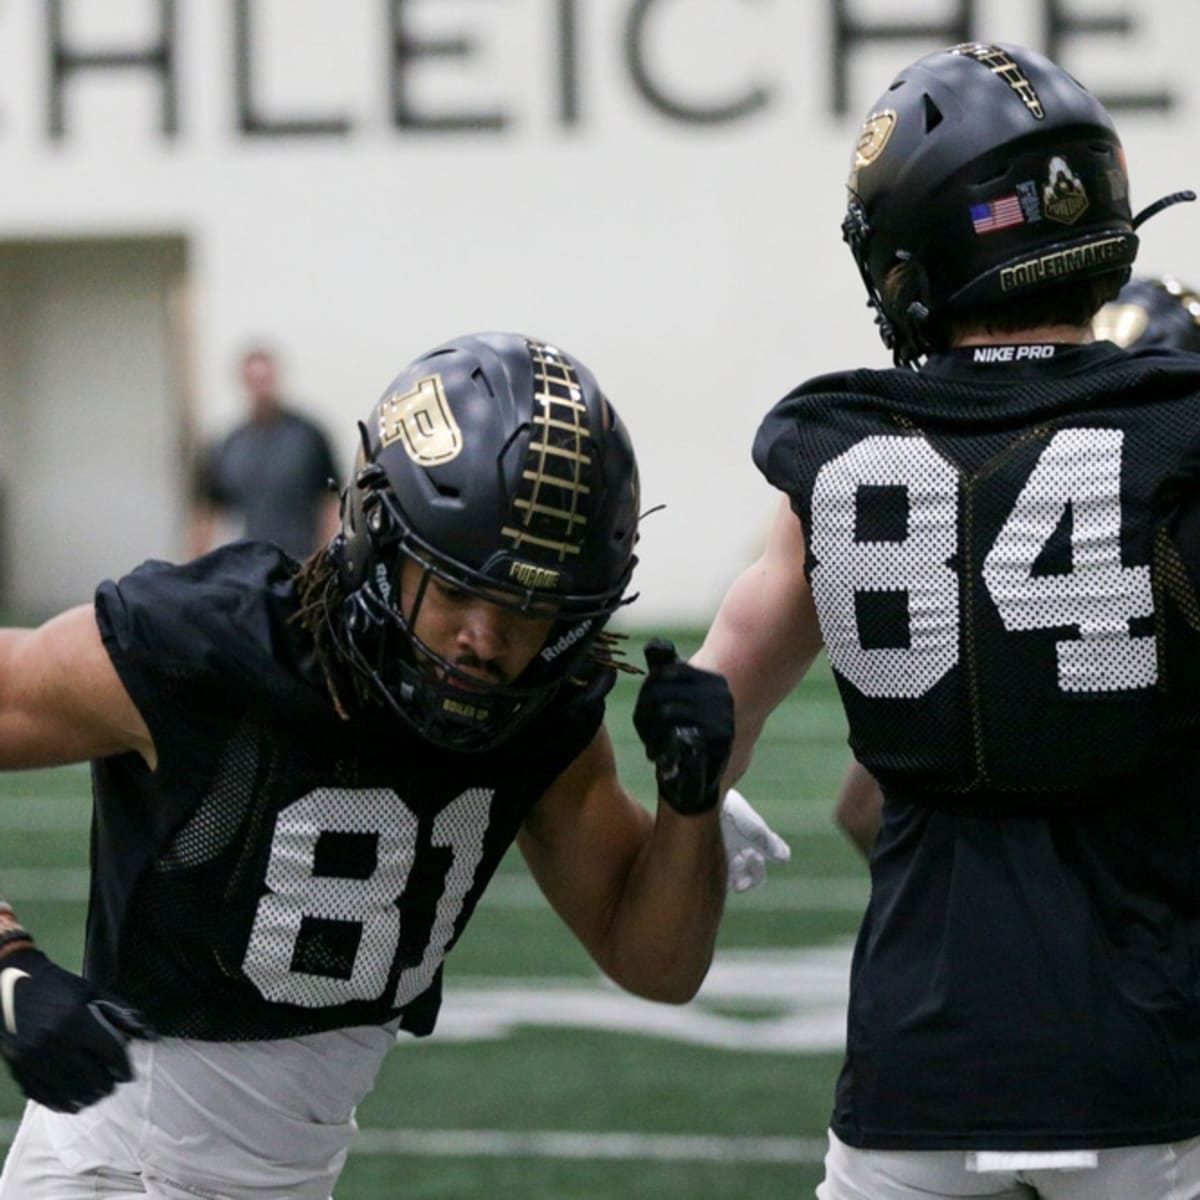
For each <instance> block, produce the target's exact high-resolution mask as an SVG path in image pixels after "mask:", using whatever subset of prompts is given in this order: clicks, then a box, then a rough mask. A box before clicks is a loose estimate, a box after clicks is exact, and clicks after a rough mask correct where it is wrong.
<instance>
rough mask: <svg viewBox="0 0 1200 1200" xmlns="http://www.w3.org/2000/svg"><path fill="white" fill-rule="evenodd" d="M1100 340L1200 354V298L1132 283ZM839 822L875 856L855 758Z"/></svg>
mask: <svg viewBox="0 0 1200 1200" xmlns="http://www.w3.org/2000/svg"><path fill="white" fill-rule="evenodd" d="M1092 332H1093V334H1094V336H1095V337H1096V338H1099V339H1102V340H1104V341H1109V342H1113V343H1114V344H1116V345H1118V346H1123V347H1124V348H1125V349H1126V350H1128V351H1129V352H1130V353H1131V354H1132V353H1136V352H1138V351H1140V350H1172V349H1173V350H1190V351H1192V352H1193V353H1200V295H1198V294H1197V293H1196V291H1195V290H1194V289H1193V288H1190V287H1188V286H1187V284H1184V283H1181V282H1180V281H1179V280H1178V279H1175V278H1174V277H1172V276H1162V277H1155V276H1150V275H1146V276H1140V277H1139V278H1137V279H1131V280H1130V281H1129V282H1128V283H1127V284H1126V285H1125V286H1124V287H1123V288H1122V289H1121V291H1120V293H1119V294H1118V295H1117V298H1116V299H1115V300H1110V301H1109V302H1108V303H1107V304H1105V305H1104V306H1103V307H1102V308H1101V309H1100V311H1099V312H1098V313H1097V314H1096V316H1095V318H1094V319H1093V321H1092ZM834 819H835V820H836V821H837V823H838V825H839V826H840V827H841V829H842V831H843V832H844V833H845V834H846V836H847V837H848V838H849V839H850V840H851V841H852V842H853V843H854V845H855V846H857V847H858V849H859V850H861V851H862V852H863V854H864V855H869V854H870V853H871V847H872V846H873V845H874V844H875V837H876V835H877V834H878V832H879V826H880V824H881V823H882V821H883V793H882V792H881V791H880V790H879V784H878V783H877V782H876V781H875V779H874V778H873V777H872V776H871V773H870V772H869V771H867V770H866V768H865V767H863V765H862V764H861V763H859V762H858V761H857V760H854V759H852V760H851V761H850V765H849V766H848V767H847V768H846V773H845V775H844V776H843V777H842V784H841V788H840V789H839V791H838V797H837V803H836V805H835V807H834Z"/></svg>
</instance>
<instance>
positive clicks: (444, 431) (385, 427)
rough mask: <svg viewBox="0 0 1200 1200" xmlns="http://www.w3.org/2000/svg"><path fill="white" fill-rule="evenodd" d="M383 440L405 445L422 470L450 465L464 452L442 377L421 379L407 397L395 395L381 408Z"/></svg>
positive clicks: (380, 438)
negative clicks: (445, 464) (423, 468)
mask: <svg viewBox="0 0 1200 1200" xmlns="http://www.w3.org/2000/svg"><path fill="white" fill-rule="evenodd" d="M379 440H380V441H381V442H382V443H383V444H384V445H385V446H390V445H391V444H392V443H393V442H403V443H404V449H405V451H406V452H407V453H408V457H409V458H411V459H412V460H413V462H415V463H416V464H417V466H419V467H436V466H440V465H441V464H442V463H448V462H450V461H451V460H452V459H455V458H457V457H458V456H459V454H460V453H461V452H462V447H463V440H462V430H460V429H459V427H458V422H457V421H456V420H455V419H454V414H453V413H452V412H451V411H450V405H449V403H448V402H447V400H446V390H445V388H443V387H442V377H441V376H440V375H428V376H426V377H425V378H424V379H418V380H417V385H416V387H414V388H413V390H412V391H411V392H406V393H404V395H400V394H398V393H394V394H393V395H391V396H389V397H388V398H387V399H386V400H384V401H383V402H382V403H381V404H380V406H379Z"/></svg>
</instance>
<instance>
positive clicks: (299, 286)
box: [0, 0, 1200, 621]
mask: <svg viewBox="0 0 1200 1200" xmlns="http://www.w3.org/2000/svg"><path fill="white" fill-rule="evenodd" d="M636 3H637V0H574V3H570V0H407V2H406V3H404V4H403V5H402V6H401V7H402V9H403V14H404V21H405V27H406V28H407V29H408V30H409V32H410V33H411V35H412V36H414V37H418V38H420V39H424V40H426V41H428V40H431V39H436V38H452V37H461V38H463V39H465V40H466V43H467V49H468V53H466V54H464V55H463V56H460V57H458V58H454V57H423V58H422V59H420V61H419V63H418V64H417V65H416V66H414V68H413V70H412V72H411V76H410V78H409V86H410V95H411V97H412V102H413V104H414V105H415V106H416V107H418V108H419V109H421V110H422V111H424V112H427V113H438V112H441V113H447V112H461V111H464V110H480V111H502V112H503V113H504V114H505V115H506V116H507V118H508V124H507V126H506V127H505V128H504V129H503V130H501V131H499V132H496V131H475V132H465V133H464V132H430V131H413V130H405V129H399V128H397V127H396V126H395V125H394V124H393V123H392V122H391V119H390V115H389V112H390V110H389V86H390V82H389V61H388V52H387V44H386V33H387V16H388V11H389V9H388V5H387V3H385V2H384V0H254V2H253V3H252V4H251V6H250V10H251V12H252V14H253V18H254V23H255V33H256V38H257V42H256V48H255V52H254V54H253V56H252V61H251V66H252V70H253V89H254V102H255V105H256V107H257V111H258V112H259V113H260V115H262V116H264V117H266V118H269V119H273V120H280V119H283V118H287V117H294V116H297V115H307V116H314V115H315V116H318V117H329V116H339V117H341V118H344V119H345V121H346V122H347V123H348V132H347V134H346V135H345V136H344V137H320V136H296V137H279V136H277V137H251V136H247V135H245V134H242V133H240V132H238V130H237V111H238V109H237V97H236V93H235V87H234V81H233V62H234V55H233V49H232V46H233V14H234V4H233V0H178V2H177V4H176V6H175V7H176V12H177V14H178V22H179V24H178V29H177V31H176V39H175V50H176V55H177V76H178V120H179V132H178V134H177V136H175V137H174V138H167V137H164V136H163V134H162V133H161V131H160V129H159V117H160V109H161V99H162V91H161V87H160V84H159V82H158V81H157V79H156V78H155V77H154V76H152V75H151V74H150V73H149V72H145V71H142V72H137V71H128V70H127V71H120V72H108V73H97V72H88V73H83V74H80V75H79V77H78V78H76V79H74V80H73V81H72V82H70V83H69V84H68V85H67V88H66V93H65V99H66V105H65V122H66V134H65V136H64V137H63V138H61V139H59V140H55V139H52V138H50V137H49V136H48V135H47V132H46V121H47V94H48V89H49V76H48V58H47V54H46V49H45V38H46V34H45V28H44V26H45V16H46V11H47V9H48V0H7V2H6V3H4V4H3V5H2V6H0V169H2V172H3V174H2V178H3V179H4V188H3V192H2V193H0V239H11V238H21V237H27V236H48V235H54V236H62V235H66V234H70V235H73V236H81V235H100V234H104V235H112V234H132V233H141V234H146V233H168V234H178V235H182V236H184V237H186V238H187V239H188V245H189V255H190V266H191V285H192V286H191V294H192V297H193V303H194V331H195V336H196V344H195V347H194V354H195V357H194V362H195V379H194V381H193V382H194V385H195V388H196V393H197V396H198V399H199V403H200V408H199V415H200V421H201V424H202V426H203V428H204V429H206V430H214V429H216V428H218V427H221V426H223V425H224V424H225V423H226V422H227V421H229V420H230V419H232V418H233V417H234V416H235V415H236V413H237V411H238V401H237V397H236V395H235V392H234V380H233V356H234V354H235V352H236V349H237V348H238V346H239V345H241V344H242V343H243V342H244V341H245V340H246V339H247V338H253V337H256V336H259V335H264V336H266V337H268V338H270V339H271V340H272V341H273V342H274V343H276V344H277V345H278V346H280V347H281V349H282V350H283V352H284V354H285V357H286V360H287V366H288V378H289V381H290V383H291V385H292V390H293V392H294V394H295V395H296V397H297V398H298V399H300V400H302V401H304V402H305V403H307V404H309V405H310V406H311V407H312V408H313V409H314V411H316V412H317V413H318V415H319V416H321V417H322V418H323V419H324V420H325V421H326V423H327V424H328V425H329V426H330V427H331V428H332V429H333V431H334V432H335V434H336V436H337V438H338V442H339V445H340V448H341V450H342V452H343V455H344V456H345V457H346V458H347V459H348V457H349V455H350V452H351V449H352V446H353V436H352V432H353V422H354V420H355V419H357V418H358V417H359V416H361V415H363V414H364V413H365V412H366V410H367V409H368V408H369V406H370V405H371V403H372V402H373V401H374V399H375V398H376V396H377V395H378V394H379V392H380V391H381V390H382V389H383V387H384V385H385V384H386V383H387V381H388V380H389V379H390V378H391V376H392V375H393V374H394V373H395V372H396V371H397V370H398V369H399V368H400V367H401V366H402V365H403V363H404V362H406V361H407V360H408V359H409V358H411V357H413V356H414V355H415V354H416V353H418V352H419V351H421V350H423V349H425V348H426V347H427V346H429V345H432V344H433V343H435V342H437V341H440V340H442V339H443V338H445V337H448V336H452V335H454V334H457V333H461V332H466V331H469V330H471V329H477V328H510V329H519V330H521V331H523V332H528V333H531V334H535V335H537V336H541V337H546V338H550V339H553V340H555V341H558V342H560V343H561V344H562V345H564V346H565V347H567V348H568V349H570V350H572V351H574V352H575V353H577V354H579V355H580V356H581V357H582V358H583V359H584V360H585V361H587V362H588V363H589V365H591V366H592V367H593V369H594V370H595V371H596V373H597V374H598V375H599V377H600V379H601V381H602V382H603V384H604V385H605V387H606V390H607V391H608V392H609V394H610V396H611V398H612V400H613V402H614V403H615V404H616V406H617V407H618V409H619V410H620V411H621V413H622V415H623V416H624V417H625V420H626V422H627V424H628V425H629V427H630V429H631V431H632V432H633V435H634V437H635V440H636V443H637V446H638V449H639V456H640V459H641V462H642V469H643V477H644V489H643V494H644V497H645V501H646V503H647V505H652V504H657V503H661V502H666V503H667V504H668V505H669V507H668V509H667V511H666V512H664V513H661V514H659V515H656V516H655V517H653V518H652V519H651V520H649V521H647V522H646V524H645V528H644V538H643V547H642V549H643V555H642V557H643V565H642V567H641V568H640V570H639V580H638V582H639V585H640V590H641V593H642V599H641V601H640V602H639V604H638V606H637V608H636V616H637V617H638V618H640V619H641V620H643V621H651V620H663V619H673V620H696V621H703V620H704V619H705V618H706V617H707V616H708V615H710V613H711V611H712V609H713V608H714V607H715V605H716V603H717V602H718V600H719V598H720V595H721V593H722V591H723V589H724V587H725V585H726V584H727V582H728V581H729V579H730V578H731V577H732V575H733V574H734V573H736V571H737V570H738V569H739V568H740V567H741V566H742V565H743V564H744V563H745V562H746V561H747V559H748V558H749V556H750V555H751V554H752V553H753V552H754V551H755V548H756V546H757V545H758V542H759V539H760V537H761V533H762V530H763V526H764V523H765V521H766V520H767V517H768V514H769V513H770V511H771V510H772V508H773V504H774V498H773V496H772V495H771V494H770V493H769V492H768V489H767V488H766V485H765V484H763V483H762V482H761V481H760V479H759V478H758V476H757V474H756V472H755V471H754V469H753V467H752V465H751V464H750V460H749V447H750V442H751V439H752V437H753V433H754V429H755V427H756V424H757V421H758V419H759V417H760V416H761V414H762V413H763V411H764V410H765V409H766V408H767V406H768V405H769V404H770V403H771V402H772V401H773V400H775V399H776V398H777V397H778V396H779V395H780V394H782V393H783V392H784V391H786V390H787V389H788V388H789V387H790V386H791V385H792V384H794V383H796V382H798V381H799V380H800V379H801V378H803V377H805V376H807V375H809V374H812V373H815V372H819V371H824V370H830V369H835V368H838V367H843V366H849V365H858V364H860V363H871V364H882V363H883V362H884V354H883V351H882V348H881V347H880V346H879V345H878V343H877V342H876V341H875V338H874V332H873V327H872V325H871V323H870V320H869V318H868V315H867V313H866V310H865V309H864V308H863V304H862V298H861V294H860V285H859V283H858V280H857V277H856V273H855V271H854V268H853V265H852V263H851V261H850V258H849V256H848V254H847V253H846V251H845V249H844V247H843V246H842V245H841V242H840V236H839V222H840V218H841V213H842V206H843V199H844V191H843V183H844V179H845V175H846V168H847V164H848V159H849V152H850V147H851V144H852V142H853V140H854V135H855V132H856V129H857V124H858V121H859V119H860V118H861V116H862V114H863V113H864V112H865V111H866V109H867V108H868V107H869V105H870V104H871V103H872V102H873V101H874V99H875V98H876V96H877V95H878V94H879V93H880V92H881V91H882V89H883V87H884V86H885V85H886V83H887V82H888V81H889V80H890V79H891V77H892V75H893V74H894V73H895V71H896V70H898V69H899V67H901V66H902V65H903V64H904V63H906V62H908V61H910V60H911V59H912V58H914V57H916V56H917V55H918V54H920V53H922V52H924V51H925V50H927V49H934V48H936V46H937V45H940V44H944V42H945V40H946V39H944V38H934V39H932V40H928V41H920V40H918V41H910V42H890V43H880V44H877V45H872V46H867V47H859V48H857V49H856V50H855V51H854V52H853V54H852V56H851V58H850V60H849V64H848V65H849V81H850V92H851V96H850V104H849V112H848V113H847V114H846V115H843V116H837V115H835V114H833V113H832V112H831V111H830V99H829V90H830V73H831V69H832V68H831V52H830V30H831V25H832V20H833V11H834V10H833V5H832V0H658V2H657V3H653V4H651V6H650V8H649V10H648V11H649V17H648V20H647V24H646V27H645V31H644V32H645V37H644V40H643V42H642V46H643V49H644V52H645V58H646V61H647V63H648V64H649V66H650V69H651V70H652V72H653V75H654V79H655V80H656V82H657V84H658V86H660V87H662V88H663V89H665V90H668V91H670V92H671V93H673V94H675V95H676V96H678V97H679V99H680V101H681V102H682V103H684V104H686V105H702V104H715V103H717V102H724V101H726V100H734V99H736V98H738V97H742V96H744V95H746V94H748V93H749V92H750V90H751V89H753V88H756V87H757V88H761V89H765V93H766V97H767V99H766V104H765V106H764V107H763V108H762V109H760V110H759V111H758V112H756V113H755V114H754V115H752V116H749V117H747V118H745V119H743V120H740V121H731V122H729V123H726V124H723V125H696V124H691V125H688V124H684V123H681V122H678V121H673V120H671V119H669V118H668V117H666V116H664V115H663V114H662V113H660V112H658V111H655V109H654V108H653V107H652V106H651V105H649V104H648V103H647V102H646V101H645V99H643V98H642V96H641V95H640V94H639V93H638V91H637V88H636V86H635V84H634V81H633V77H632V75H631V73H630V69H629V63H628V61H627V55H626V52H625V47H624V41H623V39H624V37H625V30H626V23H627V20H628V18H629V15H630V13H631V12H632V11H634V9H635V4H636ZM958 7H959V6H958V5H957V4H956V3H953V2H951V0H858V2H857V3H855V2H853V0H851V3H850V4H849V9H850V10H851V11H852V12H853V14H854V15H855V16H856V17H858V18H861V19H863V20H866V21H871V20H881V19H887V20H890V21H904V22H907V21H913V20H918V19H946V18H947V16H948V15H950V14H951V13H952V11H955V10H957V8H958ZM1094 7H1095V6H1094V5H1091V4H1086V3H1082V2H1081V0H1076V3H1075V4H1074V5H1073V8H1074V9H1076V10H1084V9H1086V10H1087V15H1089V16H1094V15H1096V14H1095V13H1094V12H1093V9H1094ZM975 8H976V12H977V19H976V22H975V27H974V29H973V34H974V36H976V37H979V38H984V39H996V40H1010V41H1018V42H1025V43H1026V44H1029V45H1035V46H1037V45H1041V44H1043V43H1042V37H1043V35H1042V22H1043V20H1044V18H1045V16H1046V13H1047V11H1048V6H1047V4H1045V3H1043V2H1041V0H979V2H978V3H977V4H976V6H975ZM567 9H570V10H572V11H574V13H575V15H576V17H577V21H578V25H577V30H576V34H577V47H578V54H577V59H576V80H577V86H578V93H577V94H578V106H579V119H578V122H577V123H576V124H574V125H573V126H566V125H564V124H563V121H562V119H561V116H560V100H561V96H560V87H561V83H560V81H561V75H560V65H559V64H560V53H559V51H560V50H561V39H559V38H558V37H557V31H558V29H559V26H558V20H559V17H560V14H561V13H563V12H564V11H566V10H567ZM64 11H65V14H66V18H67V20H66V34H65V40H66V42H67V44H69V45H70V46H71V47H72V48H77V49H84V48H103V47H105V46H107V47H110V48H112V47H118V46H120V47H129V46H131V45H137V44H138V43H139V42H145V41H146V40H148V39H149V38H150V37H151V36H152V35H153V33H154V31H155V29H156V23H157V13H158V9H157V6H156V5H155V4H154V3H152V2H151V0H104V2H103V4H101V3H98V2H97V0H67V3H66V4H65V6H64ZM1105 11H1106V12H1110V13H1113V14H1124V15H1126V16H1127V17H1128V18H1129V20H1130V22H1131V23H1132V28H1131V30H1130V32H1129V33H1128V34H1127V35H1124V36H1114V35H1102V34H1088V35H1080V36H1077V37H1073V38H1070V39H1068V40H1067V42H1066V43H1065V44H1064V50H1063V52H1062V54H1061V56H1060V57H1061V58H1062V59H1063V61H1064V63H1065V64H1066V65H1068V66H1069V67H1070V68H1071V69H1072V70H1073V71H1074V72H1075V73H1076V74H1077V75H1078V76H1080V77H1081V78H1082V79H1083V80H1084V82H1086V83H1088V84H1089V86H1091V87H1092V88H1093V89H1094V90H1096V91H1098V92H1101V93H1104V92H1105V91H1106V90H1107V91H1108V92H1112V91H1113V90H1126V91H1128V90H1153V89H1167V90H1169V91H1170V92H1172V93H1173V95H1174V98H1175V101H1176V104H1175V107H1174V108H1173V109H1172V110H1170V111H1169V112H1166V113H1163V112H1151V113H1122V112H1118V113H1117V118H1118V122H1119V124H1120V126H1121V128H1122V130H1123V134H1124V138H1125V142H1126V147H1127V151H1128V157H1129V163H1130V170H1131V173H1132V176H1133V181H1134V203H1135V206H1138V205H1141V204H1145V203H1148V202H1149V201H1150V200H1152V199H1154V198H1155V197H1156V196H1157V195H1159V194H1161V193H1162V192H1164V191H1168V190H1174V189H1176V188H1178V187H1182V186H1186V185H1188V184H1192V185H1196V184H1200V155H1198V153H1197V151H1198V145H1197V136H1196V131H1197V124H1196V108H1195V105H1196V99H1195V91H1194V88H1193V85H1192V80H1193V78H1194V75H1195V67H1194V61H1193V53H1192V47H1193V46H1194V45H1195V44H1196V41H1197V36H1198V35H1200V5H1197V4H1196V3H1195V2H1194V0H1138V2H1137V3H1134V2H1133V0H1106V5H1105ZM1198 220H1200V213H1193V212H1189V211H1186V210H1175V211H1174V212H1172V213H1171V214H1169V215H1167V216H1165V217H1162V218H1160V219H1159V220H1158V221H1157V222H1155V223H1153V224H1151V225H1149V226H1148V227H1147V231H1146V238H1145V249H1144V252H1143V259H1142V263H1143V266H1144V268H1145V269H1149V270H1164V269H1170V270H1172V271H1173V272H1175V273H1177V274H1179V275H1180V276H1182V277H1184V278H1188V277H1189V276H1190V277H1191V278H1193V279H1200V239H1198V238H1197V236H1196V232H1195V231H1196V230H1197V228H1198V226H1197V221H1198ZM115 349H116V348H114V351H115ZM3 378H4V368H3V366H2V365H0V380H3ZM3 429H4V418H3V416H0V432H2V431H3ZM3 453H4V447H2V446H0V463H2V456H3ZM112 482H113V487H114V489H116V488H117V487H118V485H119V482H120V481H119V479H118V478H116V477H114V478H113V481H112ZM113 503H114V508H113V512H114V519H117V517H116V514H120V516H119V519H120V520H125V519H127V518H126V515H125V514H124V512H123V509H122V507H121V506H120V505H118V504H117V503H116V498H115V493H114V496H113ZM177 549H178V547H177V546H174V547H173V546H162V547H161V548H160V549H159V552H161V553H170V552H172V551H173V550H177Z"/></svg>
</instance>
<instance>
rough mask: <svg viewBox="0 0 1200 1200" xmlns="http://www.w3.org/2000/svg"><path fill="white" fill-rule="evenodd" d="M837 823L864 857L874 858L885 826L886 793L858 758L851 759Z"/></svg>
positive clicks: (840, 797) (839, 803)
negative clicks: (875, 846)
mask: <svg viewBox="0 0 1200 1200" xmlns="http://www.w3.org/2000/svg"><path fill="white" fill-rule="evenodd" d="M834 820H836V821H837V823H838V825H839V826H840V827H841V829H842V832H843V833H845V835H846V836H847V837H848V838H849V839H850V840H851V841H852V842H853V843H854V844H855V845H856V846H857V847H858V848H859V849H860V850H861V851H862V852H863V854H864V856H866V857H867V858H870V856H871V847H872V846H873V845H874V844H875V838H876V836H877V835H878V833H879V826H880V825H881V824H883V793H882V792H881V791H880V790H879V784H878V783H877V782H876V780H875V776H874V775H872V774H871V772H870V771H868V770H867V768H866V767H864V766H863V765H862V763H860V762H859V761H858V759H856V758H852V759H851V760H850V763H849V765H848V766H847V767H846V773H845V775H843V776H842V786H841V790H840V791H839V792H838V798H837V806H836V807H835V809H834Z"/></svg>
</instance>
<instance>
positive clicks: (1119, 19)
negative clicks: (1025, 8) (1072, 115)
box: [1043, 0, 1175, 112]
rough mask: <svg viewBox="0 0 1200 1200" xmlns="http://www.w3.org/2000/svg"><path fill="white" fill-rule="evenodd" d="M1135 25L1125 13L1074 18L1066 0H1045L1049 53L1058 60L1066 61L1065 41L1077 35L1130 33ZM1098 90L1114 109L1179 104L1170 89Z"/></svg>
mask: <svg viewBox="0 0 1200 1200" xmlns="http://www.w3.org/2000/svg"><path fill="white" fill-rule="evenodd" d="M1132 28H1133V21H1132V20H1131V19H1130V18H1129V16H1128V15H1127V14H1125V13H1113V14H1110V15H1109V16H1104V15H1100V16H1092V17H1074V16H1072V15H1071V14H1070V13H1068V12H1067V10H1066V5H1065V4H1064V3H1063V2H1062V0H1045V8H1044V9H1043V32H1044V34H1045V45H1046V55H1047V57H1048V58H1052V59H1053V60H1054V61H1055V62H1062V49H1063V43H1064V42H1065V41H1066V40H1067V38H1069V37H1071V36H1073V35H1075V34H1080V33H1115V34H1128V33H1129V32H1130V31H1131V30H1132ZM1095 92H1096V99H1097V100H1099V101H1100V103H1101V104H1103V105H1104V107H1105V108H1110V109H1142V110H1145V109H1158V110H1160V111H1163V112H1165V111H1166V110H1167V109H1171V108H1174V107H1175V97H1174V96H1173V95H1172V94H1171V93H1170V92H1167V91H1144V92H1107V91H1101V90H1099V89H1098V88H1097V89H1095Z"/></svg>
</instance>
